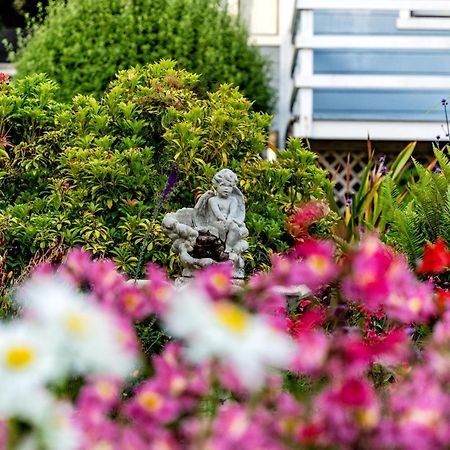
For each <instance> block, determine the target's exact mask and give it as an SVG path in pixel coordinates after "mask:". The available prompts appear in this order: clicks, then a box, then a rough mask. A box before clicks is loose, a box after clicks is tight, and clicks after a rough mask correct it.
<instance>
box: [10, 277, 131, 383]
mask: <svg viewBox="0 0 450 450" xmlns="http://www.w3.org/2000/svg"><path fill="white" fill-rule="evenodd" d="M17 297H18V299H19V301H20V303H21V304H22V305H23V307H24V313H25V316H26V317H28V318H29V319H30V320H33V321H34V322H36V323H37V324H40V325H41V326H42V329H43V333H46V334H48V335H49V336H51V339H52V340H53V341H55V342H57V343H58V347H59V353H60V360H59V362H58V363H59V364H60V365H61V366H62V367H64V368H65V369H66V370H67V371H74V372H76V373H79V374H109V375H117V376H127V375H128V374H129V373H131V372H132V371H133V370H134V369H135V368H136V366H137V361H136V357H135V355H134V354H133V353H130V351H129V350H128V349H127V348H125V345H124V343H123V342H122V336H121V333H120V329H119V327H118V323H117V320H116V318H115V317H114V316H113V314H112V313H109V312H108V311H106V310H105V309H104V308H102V307H101V306H100V305H98V304H96V303H95V301H94V300H93V299H89V298H88V297H87V296H86V295H84V294H82V293H81V292H79V291H77V290H76V289H75V288H74V287H72V286H71V285H69V284H67V283H66V282H64V281H63V280H62V279H61V278H58V277H56V276H53V277H49V276H46V277H42V278H38V279H36V278H35V279H32V280H30V281H29V282H27V283H26V284H25V285H24V286H23V287H22V289H21V290H20V291H19V292H18V296H17Z"/></svg>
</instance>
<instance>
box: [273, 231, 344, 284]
mask: <svg viewBox="0 0 450 450" xmlns="http://www.w3.org/2000/svg"><path fill="white" fill-rule="evenodd" d="M334 251H335V247H334V245H333V244H332V243H331V242H330V241H317V240H308V241H305V242H301V243H297V244H296V246H295V247H294V249H293V250H292V252H291V253H289V255H288V256H289V257H281V256H274V257H273V258H272V266H273V269H272V272H271V274H270V280H271V281H272V283H274V284H275V285H277V286H282V287H292V286H298V285H305V286H307V287H308V288H309V289H311V290H312V291H315V290H317V289H318V288H320V287H322V286H324V285H326V284H329V283H330V282H331V281H333V279H334V278H335V277H336V275H337V274H338V271H339V268H338V266H337V264H336V263H335V262H334ZM297 258H298V259H297Z"/></svg>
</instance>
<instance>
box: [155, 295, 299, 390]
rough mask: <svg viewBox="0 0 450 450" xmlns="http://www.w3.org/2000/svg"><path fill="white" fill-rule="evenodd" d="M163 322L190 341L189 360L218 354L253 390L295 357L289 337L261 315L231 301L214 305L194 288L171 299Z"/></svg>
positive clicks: (248, 387)
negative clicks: (273, 370) (273, 368)
mask: <svg viewBox="0 0 450 450" xmlns="http://www.w3.org/2000/svg"><path fill="white" fill-rule="evenodd" d="M164 321H165V324H166V326H167V329H168V331H169V332H170V333H172V334H173V335H174V336H176V337H178V338H182V339H185V340H186V342H187V354H188V357H189V359H190V360H192V361H194V362H197V363H198V362H202V361H205V360H210V359H212V358H218V359H219V360H221V361H223V362H225V363H227V364H229V365H230V368H231V369H232V370H233V371H234V372H235V374H236V375H237V376H238V377H239V379H240V381H241V383H242V384H243V385H244V387H246V388H247V389H250V390H257V389H259V388H261V386H262V385H263V383H264V381H265V380H266V376H267V371H268V369H269V368H271V367H277V368H287V367H288V366H289V362H290V361H291V360H292V358H293V355H294V346H293V343H292V342H291V340H290V339H289V337H288V336H287V335H286V334H283V333H282V332H280V331H278V330H276V329H275V328H273V327H272V326H271V325H270V324H269V323H267V322H265V321H264V319H263V318H261V317H259V316H257V315H252V314H250V313H248V312H247V311H245V310H244V309H242V308H241V307H239V306H237V305H236V304H233V303H231V302H229V301H221V302H215V303H213V302H212V301H211V300H210V299H208V297H207V296H206V293H205V292H204V291H201V290H200V289H196V288H195V287H186V288H183V289H182V290H181V291H180V292H179V293H178V294H177V295H176V296H174V297H173V298H172V300H171V301H170V305H169V309H168V311H167V312H166V313H165V314H164Z"/></svg>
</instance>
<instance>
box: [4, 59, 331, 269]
mask: <svg viewBox="0 0 450 450" xmlns="http://www.w3.org/2000/svg"><path fill="white" fill-rule="evenodd" d="M199 83H200V81H199V77H198V76H197V75H193V74H191V73H189V72H186V71H185V70H179V69H177V68H176V67H175V63H174V62H172V61H162V62H160V63H157V64H152V65H148V66H146V67H143V68H134V69H130V70H128V71H123V72H120V73H119V74H118V76H117V78H116V80H114V81H113V82H112V83H111V84H110V86H109V88H108V90H107V91H106V92H105V94H104V96H103V97H102V99H101V100H97V99H95V98H94V97H92V96H84V95H78V96H76V97H75V98H74V99H73V101H72V102H71V103H70V104H63V103H59V102H57V101H56V100H55V97H56V91H57V86H56V85H55V83H54V82H52V81H49V79H48V78H47V77H46V76H44V75H33V76H29V77H26V78H24V79H21V80H18V81H17V82H15V83H12V84H11V83H5V82H3V83H2V84H0V133H1V134H3V135H5V134H6V133H7V134H8V136H5V137H4V140H3V147H4V148H3V151H2V152H1V153H0V189H1V191H2V195H1V199H0V237H1V239H2V240H3V256H4V257H6V259H5V263H4V264H5V266H4V272H6V273H7V272H8V271H10V270H13V271H14V273H15V274H16V275H17V274H19V273H21V272H22V271H23V270H24V269H25V268H26V267H27V266H29V265H34V264H35V263H36V262H38V261H40V260H42V259H50V260H55V261H56V260H58V259H59V258H60V257H61V255H62V254H64V253H65V252H66V250H67V249H68V248H71V247H74V246H81V247H84V248H85V249H88V250H90V251H91V252H92V253H93V255H94V256H95V257H111V258H113V259H114V261H115V262H116V264H117V265H118V267H119V268H120V269H121V270H122V271H125V272H128V273H129V274H133V273H134V270H136V266H137V259H138V255H139V253H140V248H141V246H142V244H143V241H144V239H145V236H146V235H147V233H150V235H151V239H150V240H149V241H148V245H147V246H146V249H145V254H144V257H145V260H146V261H149V260H151V261H154V262H157V263H158V264H160V265H163V266H165V267H168V268H169V270H170V271H171V272H173V270H174V269H176V267H175V261H176V258H175V256H174V255H173V254H171V253H170V246H171V242H170V241H169V240H168V238H166V237H165V236H164V234H163V233H162V232H161V230H160V225H159V224H160V223H161V220H162V217H163V215H164V214H165V213H166V212H167V211H173V210H176V209H178V208H181V207H186V206H193V205H194V204H195V201H196V198H198V196H199V195H201V194H202V193H203V192H205V191H206V190H207V189H210V188H211V179H212V177H213V175H214V174H215V173H216V172H217V171H218V170H219V169H221V168H222V167H224V166H227V167H229V168H231V169H232V170H234V171H235V172H236V173H237V175H238V178H239V180H240V183H241V189H242V191H243V194H244V196H245V197H246V198H247V202H248V203H247V217H248V218H247V223H248V228H249V231H250V237H249V240H250V242H249V243H250V248H251V249H252V251H251V252H249V255H248V259H247V268H246V270H247V272H249V273H250V272H252V271H254V270H255V269H256V268H261V267H263V266H264V265H265V264H267V263H268V262H269V255H270V253H271V252H273V251H280V250H284V249H287V248H288V243H289V236H288V235H287V233H286V231H285V214H284V213H286V212H289V211H291V210H293V209H294V208H295V206H296V205H297V204H299V203H301V202H302V201H305V200H308V199H309V198H312V197H314V198H324V197H325V195H326V191H327V189H328V188H329V186H330V182H329V181H328V180H327V178H326V173H325V172H324V171H323V170H321V169H319V168H318V167H317V166H316V160H315V156H314V154H312V153H311V152H309V151H307V150H305V149H304V148H303V147H302V146H301V143H300V142H299V141H295V140H293V141H291V142H290V143H289V146H288V149H287V151H286V152H283V153H282V154H280V158H279V159H278V161H277V162H276V163H274V164H270V163H268V162H263V161H262V160H261V158H260V156H259V153H260V152H261V150H262V149H264V148H265V142H266V140H267V128H268V124H269V121H270V116H268V115H267V114H264V113H257V112H253V110H252V108H251V102H250V101H249V100H247V99H246V98H244V97H243V96H242V94H241V93H240V92H239V91H238V90H237V89H236V88H234V87H232V86H230V85H222V86H221V87H220V88H219V89H218V90H217V91H215V92H209V93H207V94H203V93H202V92H201V90H199V89H198V85H199ZM0 149H1V147H0ZM173 161H176V162H177V163H178V166H179V170H180V173H181V181H180V182H179V183H178V185H177V186H176V188H175V190H174V192H173V193H172V196H171V197H170V199H169V202H168V204H167V205H166V206H165V208H163V209H161V210H160V211H157V214H156V217H153V215H154V211H155V207H156V206H157V204H158V202H159V193H160V192H161V191H162V189H163V188H164V184H165V182H166V180H167V177H168V174H169V172H170V167H171V164H172V163H173ZM330 217H331V220H330ZM153 219H154V220H153ZM327 221H328V222H327ZM332 221H333V216H327V217H326V218H325V219H323V222H322V223H324V224H325V227H323V228H324V232H325V233H326V231H327V230H328V231H329V229H330V225H331V223H332Z"/></svg>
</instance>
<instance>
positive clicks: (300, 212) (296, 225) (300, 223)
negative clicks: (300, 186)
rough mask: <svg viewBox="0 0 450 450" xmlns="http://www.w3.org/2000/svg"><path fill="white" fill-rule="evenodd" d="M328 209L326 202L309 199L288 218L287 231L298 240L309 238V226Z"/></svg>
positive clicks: (324, 214) (323, 215)
mask: <svg viewBox="0 0 450 450" xmlns="http://www.w3.org/2000/svg"><path fill="white" fill-rule="evenodd" d="M329 211H330V208H329V207H328V205H327V203H325V202H324V201H321V200H310V201H308V202H306V203H303V204H302V205H300V206H299V207H298V208H297V209H296V210H295V211H294V212H293V214H291V215H290V216H289V218H288V222H287V229H288V232H289V233H290V234H291V235H292V236H293V237H294V239H297V240H299V241H304V240H305V239H311V234H310V232H309V228H310V226H311V225H312V224H313V223H315V222H317V221H319V220H320V219H322V218H324V217H325V216H326V215H327V214H328V213H329Z"/></svg>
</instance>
